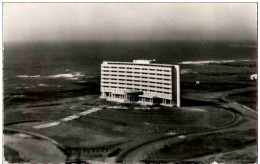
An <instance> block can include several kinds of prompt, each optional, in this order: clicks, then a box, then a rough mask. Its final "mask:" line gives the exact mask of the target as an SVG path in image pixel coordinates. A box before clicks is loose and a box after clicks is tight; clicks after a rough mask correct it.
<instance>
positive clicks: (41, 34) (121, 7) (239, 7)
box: [3, 3, 257, 41]
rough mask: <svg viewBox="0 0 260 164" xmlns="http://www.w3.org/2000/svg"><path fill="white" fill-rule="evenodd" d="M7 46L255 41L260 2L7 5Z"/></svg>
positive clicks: (5, 25) (5, 6)
mask: <svg viewBox="0 0 260 164" xmlns="http://www.w3.org/2000/svg"><path fill="white" fill-rule="evenodd" d="M3 14H4V15H3V16H4V26H3V27H4V41H77V40H79V41H82V40H91V41H93V40H94V41H96V40H255V39H256V38H257V4H256V3H5V4H4V9H3Z"/></svg>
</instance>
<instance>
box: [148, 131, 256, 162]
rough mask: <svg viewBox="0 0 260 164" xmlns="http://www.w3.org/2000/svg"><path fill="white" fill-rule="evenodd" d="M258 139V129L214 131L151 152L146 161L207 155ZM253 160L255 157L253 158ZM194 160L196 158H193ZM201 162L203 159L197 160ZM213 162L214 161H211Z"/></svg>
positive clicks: (235, 148)
mask: <svg viewBox="0 0 260 164" xmlns="http://www.w3.org/2000/svg"><path fill="white" fill-rule="evenodd" d="M256 141H257V136H256V130H255V129H251V130H246V131H239V130H233V131H229V132H222V133H212V134H207V135H202V136H194V137H192V138H189V139H184V140H183V141H182V142H178V143H174V144H169V145H166V146H165V147H163V148H162V149H160V150H158V151H156V152H154V153H153V154H150V155H149V156H148V158H147V159H146V160H145V162H148V163H165V162H173V161H181V160H185V159H187V158H191V159H192V158H196V157H201V156H205V155H210V154H215V153H221V152H223V153H224V152H228V151H232V150H237V149H242V148H244V147H246V146H248V145H254V144H255V143H256ZM252 160H253V161H254V160H255V159H252ZM191 161H193V162H194V160H191ZM195 162H201V161H199V160H198V161H195ZM211 162H212V161H211Z"/></svg>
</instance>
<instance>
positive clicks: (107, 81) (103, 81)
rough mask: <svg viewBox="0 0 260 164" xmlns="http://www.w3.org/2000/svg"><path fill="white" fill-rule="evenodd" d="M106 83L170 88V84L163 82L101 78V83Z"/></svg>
mask: <svg viewBox="0 0 260 164" xmlns="http://www.w3.org/2000/svg"><path fill="white" fill-rule="evenodd" d="M106 84H118V85H130V86H131V85H136V84H138V85H144V86H151V87H152V88H154V87H167V88H168V89H171V88H172V85H171V84H167V83H166V84H165V83H160V82H158V83H155V82H152V83H147V82H143V81H137V80H136V81H132V82H129V81H119V80H101V85H106Z"/></svg>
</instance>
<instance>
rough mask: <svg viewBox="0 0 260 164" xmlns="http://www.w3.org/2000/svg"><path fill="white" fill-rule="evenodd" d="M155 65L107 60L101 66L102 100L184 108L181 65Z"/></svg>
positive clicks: (145, 62) (141, 61)
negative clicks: (182, 104) (181, 89)
mask: <svg viewBox="0 0 260 164" xmlns="http://www.w3.org/2000/svg"><path fill="white" fill-rule="evenodd" d="M154 62H155V60H134V61H133V62H116V61H104V62H103V63H102V64H101V98H103V99H106V100H108V101H115V102H121V103H127V102H129V103H140V104H143V105H157V104H158V105H163V106H178V107H180V105H181V102H180V66H179V65H171V64H156V63H154Z"/></svg>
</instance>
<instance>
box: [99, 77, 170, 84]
mask: <svg viewBox="0 0 260 164" xmlns="http://www.w3.org/2000/svg"><path fill="white" fill-rule="evenodd" d="M109 79H110V80H113V81H130V82H132V81H140V82H143V83H145V81H146V82H150V83H164V84H169V85H171V84H172V81H171V80H169V79H160V80H158V79H155V78H149V79H148V78H147V79H143V78H140V77H138V78H135V77H132V78H129V77H118V76H102V77H101V80H102V81H103V80H104V81H106V80H109Z"/></svg>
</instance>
